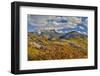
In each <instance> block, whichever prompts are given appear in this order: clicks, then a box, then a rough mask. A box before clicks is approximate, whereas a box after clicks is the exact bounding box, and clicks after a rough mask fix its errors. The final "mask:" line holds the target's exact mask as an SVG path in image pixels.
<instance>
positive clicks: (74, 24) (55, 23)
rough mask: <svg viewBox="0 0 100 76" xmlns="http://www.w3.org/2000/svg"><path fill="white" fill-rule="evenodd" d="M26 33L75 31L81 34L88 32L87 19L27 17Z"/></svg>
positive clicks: (48, 16) (76, 17) (44, 16)
mask: <svg viewBox="0 0 100 76" xmlns="http://www.w3.org/2000/svg"><path fill="white" fill-rule="evenodd" d="M27 21H28V32H36V31H43V30H52V29H53V30H55V31H56V32H58V33H67V32H71V31H77V32H79V33H82V34H87V32H88V28H87V27H88V17H80V16H53V15H28V19H27Z"/></svg>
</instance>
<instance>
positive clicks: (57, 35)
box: [33, 30, 87, 39]
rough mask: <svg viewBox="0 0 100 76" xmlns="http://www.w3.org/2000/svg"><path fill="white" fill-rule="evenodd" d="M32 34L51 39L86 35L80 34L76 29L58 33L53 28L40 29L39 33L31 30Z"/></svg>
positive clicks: (83, 36)
mask: <svg viewBox="0 0 100 76" xmlns="http://www.w3.org/2000/svg"><path fill="white" fill-rule="evenodd" d="M33 34H35V35H41V36H46V37H48V38H49V39H52V38H59V39H70V38H77V37H80V38H87V35H85V34H81V33H79V32H77V31H71V32H68V33H58V32H56V31H55V30H51V31H42V32H41V34H38V33H37V32H33Z"/></svg>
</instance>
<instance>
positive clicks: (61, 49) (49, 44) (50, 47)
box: [27, 32, 88, 61]
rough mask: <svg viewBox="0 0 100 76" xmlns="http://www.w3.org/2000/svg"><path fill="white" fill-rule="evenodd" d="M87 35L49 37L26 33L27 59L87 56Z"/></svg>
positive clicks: (78, 57)
mask: <svg viewBox="0 0 100 76" xmlns="http://www.w3.org/2000/svg"><path fill="white" fill-rule="evenodd" d="M87 42H88V41H87V37H80V36H76V37H71V38H65V39H61V38H57V37H53V38H51V39H49V38H48V36H46V35H37V34H33V33H32V32H29V33H28V50H27V51H28V60H29V61H33V60H58V59H80V58H87V57H88V50H87V46H88V44H87Z"/></svg>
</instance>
